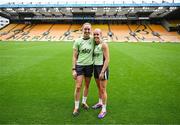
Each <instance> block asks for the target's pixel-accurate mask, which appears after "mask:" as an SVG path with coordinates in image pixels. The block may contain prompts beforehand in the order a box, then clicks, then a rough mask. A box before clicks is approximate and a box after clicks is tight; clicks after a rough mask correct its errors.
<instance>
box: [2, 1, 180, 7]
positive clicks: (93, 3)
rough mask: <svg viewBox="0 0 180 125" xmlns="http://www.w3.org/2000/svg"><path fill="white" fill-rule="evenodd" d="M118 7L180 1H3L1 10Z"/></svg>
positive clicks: (166, 3) (177, 4)
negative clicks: (18, 8) (8, 8)
mask: <svg viewBox="0 0 180 125" xmlns="http://www.w3.org/2000/svg"><path fill="white" fill-rule="evenodd" d="M94 6H96V7H107V6H109V7H116V6H120V7H121V6H123V7H124V6H126V7H131V6H134V7H135V6H141V7H143V6H149V7H150V6H171V7H172V6H176V7H179V6H180V0H64V1H53V2H49V0H43V2H42V1H38V0H27V1H25V2H24V1H22V0H11V1H10V0H9V2H8V0H1V1H0V7H1V8H7V7H10V8H17V7H24V8H26V7H27V8H29V7H94Z"/></svg>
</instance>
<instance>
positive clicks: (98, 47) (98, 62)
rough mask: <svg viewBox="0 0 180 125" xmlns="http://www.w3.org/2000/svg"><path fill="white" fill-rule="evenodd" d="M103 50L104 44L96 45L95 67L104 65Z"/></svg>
mask: <svg viewBox="0 0 180 125" xmlns="http://www.w3.org/2000/svg"><path fill="white" fill-rule="evenodd" d="M103 57H104V55H103V50H102V44H98V45H95V48H94V65H103V61H104V60H103Z"/></svg>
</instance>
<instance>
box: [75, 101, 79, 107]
mask: <svg viewBox="0 0 180 125" xmlns="http://www.w3.org/2000/svg"><path fill="white" fill-rule="evenodd" d="M75 109H79V101H75Z"/></svg>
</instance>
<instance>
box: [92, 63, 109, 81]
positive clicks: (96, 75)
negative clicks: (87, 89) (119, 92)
mask: <svg viewBox="0 0 180 125" xmlns="http://www.w3.org/2000/svg"><path fill="white" fill-rule="evenodd" d="M102 68H103V65H94V78H95V79H99V75H100V73H101V70H102ZM108 78H109V68H107V69H106V70H105V72H104V80H108Z"/></svg>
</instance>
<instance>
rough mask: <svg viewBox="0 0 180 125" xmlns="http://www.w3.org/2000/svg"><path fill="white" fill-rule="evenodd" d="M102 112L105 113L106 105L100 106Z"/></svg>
mask: <svg viewBox="0 0 180 125" xmlns="http://www.w3.org/2000/svg"><path fill="white" fill-rule="evenodd" d="M102 112H106V104H105V105H104V104H103V105H102Z"/></svg>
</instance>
